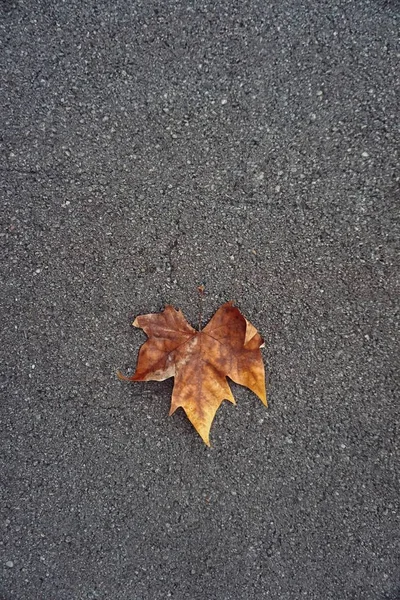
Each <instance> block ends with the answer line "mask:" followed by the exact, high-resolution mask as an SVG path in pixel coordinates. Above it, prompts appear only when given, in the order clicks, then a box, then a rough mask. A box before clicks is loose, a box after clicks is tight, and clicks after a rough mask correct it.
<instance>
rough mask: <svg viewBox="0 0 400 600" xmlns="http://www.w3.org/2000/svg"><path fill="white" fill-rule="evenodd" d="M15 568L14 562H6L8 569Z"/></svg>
mask: <svg viewBox="0 0 400 600" xmlns="http://www.w3.org/2000/svg"><path fill="white" fill-rule="evenodd" d="M13 566H14V563H13V561H12V560H8V561H7V562H6V567H8V568H9V569H12V568H13Z"/></svg>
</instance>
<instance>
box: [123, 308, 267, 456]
mask: <svg viewBox="0 0 400 600" xmlns="http://www.w3.org/2000/svg"><path fill="white" fill-rule="evenodd" d="M133 325H134V326H135V327H140V328H141V329H143V330H144V332H145V333H146V334H147V336H148V338H149V339H148V340H147V341H146V342H145V343H144V344H143V345H142V347H141V348H140V351H139V358H138V362H137V367H136V371H135V373H134V374H133V375H132V376H131V377H125V376H124V375H122V374H121V373H120V372H118V377H119V378H120V379H122V380H124V381H150V380H155V381H163V380H164V379H168V378H169V377H174V388H173V392H172V401H171V409H170V412H169V414H170V415H172V413H174V412H175V410H176V409H177V408H179V407H182V408H183V409H184V411H185V413H186V415H187V417H188V418H189V420H190V421H191V423H192V424H193V426H194V427H195V429H196V430H197V432H198V433H199V434H200V436H201V438H202V439H203V441H204V442H205V443H206V444H207V445H208V446H209V445H210V441H209V434H210V428H211V424H212V422H213V419H214V416H215V413H216V412H217V410H218V408H219V406H220V405H221V403H222V401H223V400H229V401H230V402H232V403H233V404H236V403H235V399H234V397H233V395H232V392H231V389H230V387H229V385H228V382H227V379H226V378H227V377H229V378H230V379H232V381H234V382H235V383H239V384H240V385H243V386H246V387H248V388H249V389H250V390H252V391H253V392H254V393H255V394H256V395H257V396H258V397H259V398H260V400H261V401H262V402H263V404H265V406H267V398H266V391H265V372H264V364H263V360H262V356H261V352H260V347H261V346H262V345H263V339H262V337H261V336H260V334H259V333H258V332H257V330H256V328H255V327H254V326H253V325H252V324H251V323H249V321H247V319H246V318H245V317H244V316H243V315H242V313H241V312H240V311H239V309H238V308H236V307H235V306H233V304H232V302H227V303H226V304H223V305H222V306H221V307H220V308H219V309H218V310H217V312H216V313H215V315H214V316H213V318H212V319H211V321H210V322H209V323H208V324H207V325H206V326H205V327H204V329H203V330H201V331H197V330H196V329H194V328H193V327H191V326H190V325H189V323H188V322H187V321H186V319H185V317H184V316H183V314H182V312H181V311H180V310H176V309H175V308H174V307H173V306H171V305H168V306H166V307H165V309H164V310H163V311H162V312H161V313H156V314H148V315H140V316H138V317H137V318H136V319H135V321H134V322H133Z"/></svg>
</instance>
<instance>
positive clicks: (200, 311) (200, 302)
mask: <svg viewBox="0 0 400 600" xmlns="http://www.w3.org/2000/svg"><path fill="white" fill-rule="evenodd" d="M197 291H198V292H199V331H201V321H202V320H203V301H204V285H199V286H197Z"/></svg>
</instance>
